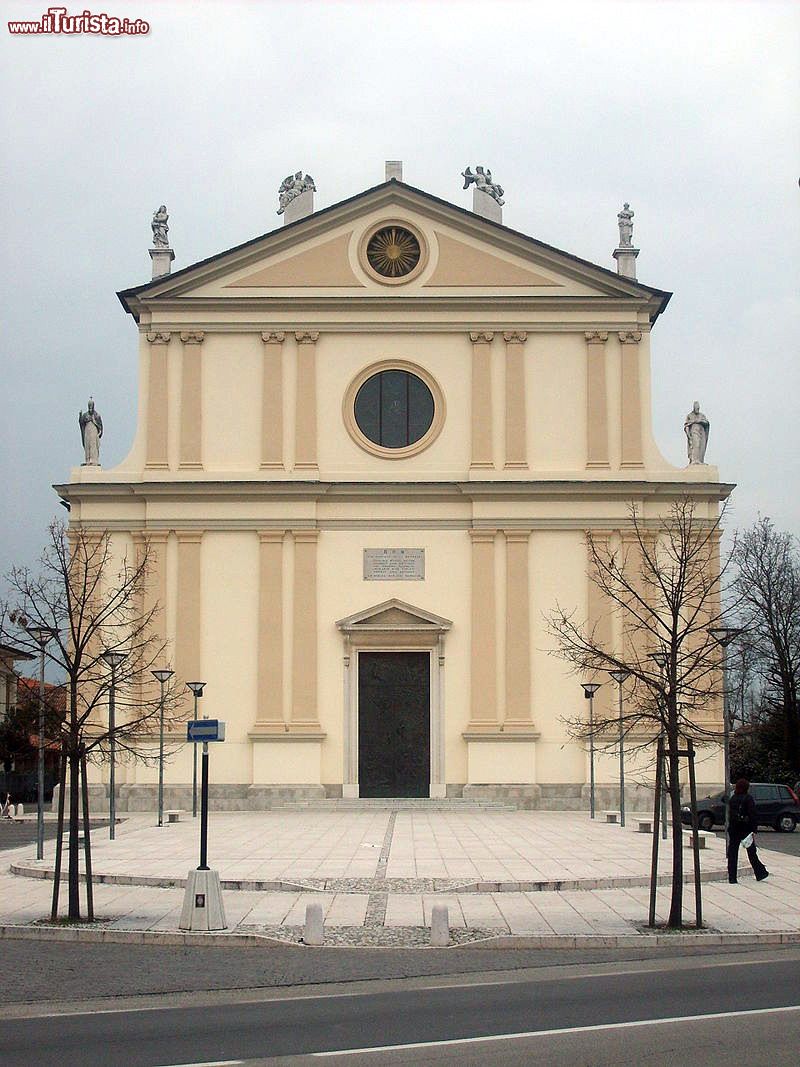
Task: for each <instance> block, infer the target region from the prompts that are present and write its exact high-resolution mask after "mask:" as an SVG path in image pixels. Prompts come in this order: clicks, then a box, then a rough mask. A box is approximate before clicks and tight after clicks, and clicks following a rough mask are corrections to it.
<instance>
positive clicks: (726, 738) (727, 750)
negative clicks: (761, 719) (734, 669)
mask: <svg viewBox="0 0 800 1067" xmlns="http://www.w3.org/2000/svg"><path fill="white" fill-rule="evenodd" d="M722 731H723V733H722V745H723V760H724V764H725V783H724V787H723V788H724V799H725V851H726V853H727V850H728V848H729V847H730V829H731V813H730V804H729V800H730V791H731V747H730V746H731V724H730V709H729V707H728V646H727V644H724V645H723V646H722Z"/></svg>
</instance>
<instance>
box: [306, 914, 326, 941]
mask: <svg viewBox="0 0 800 1067" xmlns="http://www.w3.org/2000/svg"><path fill="white" fill-rule="evenodd" d="M303 943H304V944H306V945H323V944H324V943H325V921H324V919H323V918H322V905H321V904H307V905H306V925H305V927H304V928H303Z"/></svg>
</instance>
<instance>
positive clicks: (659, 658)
mask: <svg viewBox="0 0 800 1067" xmlns="http://www.w3.org/2000/svg"><path fill="white" fill-rule="evenodd" d="M650 659H651V660H652V661H653V662H654V663H655V664H656V666H657V667H658V669H659V671H660V672H661V680H662V682H663V680H664V671H665V670H666V667H667V659H668V656H667V653H666V652H663V651H662V652H651V653H650ZM660 713H661V714H662V715H663V713H664V709H663V706H662V709H661V712H660ZM665 735H666V730H665V728H664V720H663V718H662V720H661V738H662V740H663V739H664V737H665ZM657 773H658V774H662V773H663V767H661V766H659V767H658V770H657ZM664 785H666V782H665V783H664ZM661 836H662V838H663V839H664V840H665V841H666V840H667V791H666V789H662V790H661Z"/></svg>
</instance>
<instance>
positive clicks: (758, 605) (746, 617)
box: [733, 517, 800, 773]
mask: <svg viewBox="0 0 800 1067" xmlns="http://www.w3.org/2000/svg"><path fill="white" fill-rule="evenodd" d="M733 562H734V564H735V566H736V575H735V585H736V591H737V595H738V600H739V625H740V626H741V627H742V628H743V630H744V631H745V634H744V641H745V645H746V647H747V649H748V650H749V652H750V655H751V660H752V661H754V671H755V673H757V676H758V679H759V681H760V682H761V686H762V704H763V705H765V706H766V708H767V709H769V710H770V711H771V713H772V716H773V717H774V718H775V719H777V720H778V722H779V723H780V725H781V727H782V733H783V759H784V761H785V762H786V763H787V764H789V766H790V767H791V768H792V770H793V771H794V772H795V773H797V772H798V771H800V554H799V553H798V547H797V541H796V539H795V538H794V537H792V535H791V534H789V533H780V532H779V531H777V530H776V529H775V526H774V524H773V522H772V520H771V519H769V518H766V517H762V518H760V519H759V520H758V522H756V524H755V525H754V526H753V527H752V528H751V529H749V530H746V531H745V532H744V533H740V534H739V535H738V537H737V544H736V550H735V552H734V555H733Z"/></svg>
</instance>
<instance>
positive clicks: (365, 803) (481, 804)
mask: <svg viewBox="0 0 800 1067" xmlns="http://www.w3.org/2000/svg"><path fill="white" fill-rule="evenodd" d="M272 808H273V810H274V809H276V808H282V809H286V810H293V811H298V810H299V811H462V812H469V811H515V810H516V806H515V805H514V804H507V803H504V802H503V801H500V800H463V799H461V798H455V797H453V798H449V799H431V798H426V797H419V798H416V797H397V798H394V797H386V798H382V797H360V798H341V797H335V798H330V799H328V800H301V801H296V802H291V801H276V802H275V803H274V804H273V805H272Z"/></svg>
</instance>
